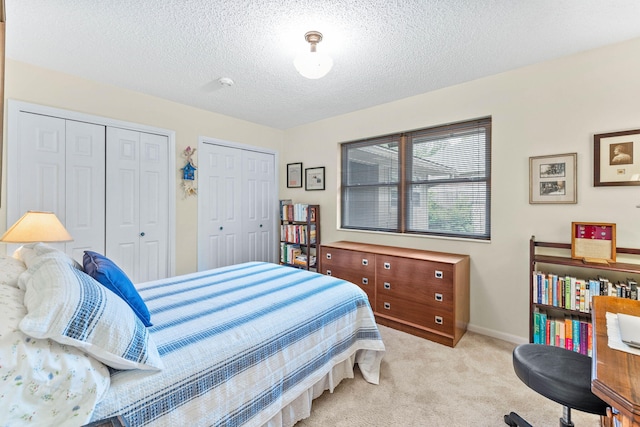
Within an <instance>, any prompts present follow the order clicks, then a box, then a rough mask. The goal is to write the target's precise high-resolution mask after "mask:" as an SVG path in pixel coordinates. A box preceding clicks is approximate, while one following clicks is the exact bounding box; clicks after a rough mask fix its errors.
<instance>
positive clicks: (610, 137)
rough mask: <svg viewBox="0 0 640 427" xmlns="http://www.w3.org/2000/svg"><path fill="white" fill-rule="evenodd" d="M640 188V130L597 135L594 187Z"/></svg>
mask: <svg viewBox="0 0 640 427" xmlns="http://www.w3.org/2000/svg"><path fill="white" fill-rule="evenodd" d="M612 185H640V129H636V130H627V131H622V132H612V133H599V134H596V135H594V136H593V186H594V187H606V186H612Z"/></svg>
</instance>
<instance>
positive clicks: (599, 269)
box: [529, 236, 640, 342]
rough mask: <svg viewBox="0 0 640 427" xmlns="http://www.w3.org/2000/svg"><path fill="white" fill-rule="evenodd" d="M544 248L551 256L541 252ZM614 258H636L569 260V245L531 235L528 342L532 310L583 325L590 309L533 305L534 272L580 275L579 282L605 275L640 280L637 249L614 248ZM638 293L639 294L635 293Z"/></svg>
mask: <svg viewBox="0 0 640 427" xmlns="http://www.w3.org/2000/svg"><path fill="white" fill-rule="evenodd" d="M541 248H547V250H551V251H552V252H553V254H552V255H551V254H545V253H543V252H544V251H545V250H544V249H543V250H541ZM616 253H617V254H618V255H623V256H625V257H629V258H633V259H634V260H635V259H636V257H637V259H638V263H637V264H635V263H629V262H611V263H608V264H601V263H585V262H584V261H582V260H580V259H573V258H571V244H570V243H551V242H541V241H536V240H535V236H532V237H531V240H530V241H529V260H530V261H529V301H530V304H529V342H534V332H535V331H534V329H535V324H534V323H535V322H534V313H535V312H536V311H539V312H544V313H545V314H547V315H549V316H552V317H554V318H575V319H579V320H582V321H585V322H591V310H589V312H583V311H579V310H569V309H566V308H563V307H560V306H554V305H550V304H543V303H539V302H536V300H535V299H534V295H533V291H534V272H536V271H544V272H545V273H556V274H563V275H564V274H565V273H566V272H567V271H569V272H571V273H572V274H573V275H576V276H577V275H578V274H580V275H581V276H582V277H581V278H582V279H588V278H589V277H598V276H602V277H607V275H608V274H610V275H615V276H621V275H623V276H625V277H628V278H631V279H635V281H636V282H637V281H638V280H640V249H635V248H620V247H618V248H616ZM638 293H639V294H640V291H638Z"/></svg>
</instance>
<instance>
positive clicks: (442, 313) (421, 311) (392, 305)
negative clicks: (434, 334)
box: [375, 294, 454, 334]
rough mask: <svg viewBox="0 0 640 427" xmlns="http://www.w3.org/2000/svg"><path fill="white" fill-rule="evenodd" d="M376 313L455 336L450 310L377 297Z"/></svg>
mask: <svg viewBox="0 0 640 427" xmlns="http://www.w3.org/2000/svg"><path fill="white" fill-rule="evenodd" d="M375 307H376V308H375V311H376V313H380V314H381V315H384V316H389V317H393V318H395V319H398V320H401V321H406V322H410V323H415V324H416V325H420V326H424V327H426V328H430V329H433V330H436V331H438V332H441V333H444V334H453V329H454V321H453V314H452V313H451V311H450V310H439V309H433V308H430V307H426V306H425V305H424V304H422V303H420V302H417V301H407V300H405V299H403V298H396V297H394V296H391V295H384V296H382V295H380V294H378V295H377V300H376V306H375Z"/></svg>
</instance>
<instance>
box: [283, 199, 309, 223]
mask: <svg viewBox="0 0 640 427" xmlns="http://www.w3.org/2000/svg"><path fill="white" fill-rule="evenodd" d="M316 217H317V212H316V208H315V207H314V206H309V205H308V204H306V203H291V201H290V200H284V201H283V200H281V201H280V219H281V220H282V221H290V222H306V221H307V218H309V221H311V222H314V221H315V220H316Z"/></svg>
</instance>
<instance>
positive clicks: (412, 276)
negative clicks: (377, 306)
mask: <svg viewBox="0 0 640 427" xmlns="http://www.w3.org/2000/svg"><path fill="white" fill-rule="evenodd" d="M376 275H377V278H378V281H386V280H390V279H395V280H396V281H400V282H401V283H407V284H409V283H422V284H430V285H434V286H438V287H440V288H445V287H447V288H451V287H452V286H453V266H452V265H451V264H444V263H440V262H434V261H421V260H415V259H411V258H403V257H394V256H389V255H376Z"/></svg>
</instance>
